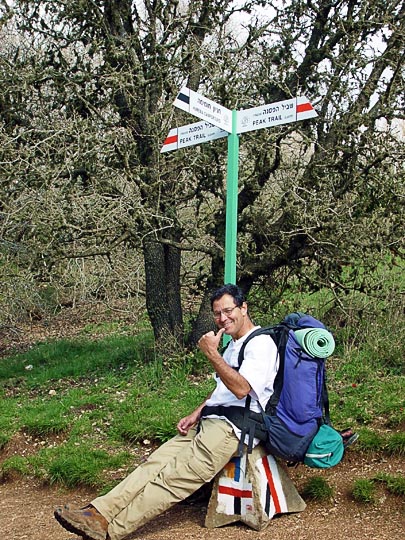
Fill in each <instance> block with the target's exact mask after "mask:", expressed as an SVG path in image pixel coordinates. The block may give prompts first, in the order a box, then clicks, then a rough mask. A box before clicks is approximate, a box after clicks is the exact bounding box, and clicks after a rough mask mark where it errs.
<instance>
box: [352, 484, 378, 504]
mask: <svg viewBox="0 0 405 540" xmlns="http://www.w3.org/2000/svg"><path fill="white" fill-rule="evenodd" d="M352 495H353V498H354V500H355V501H357V502H360V503H374V502H375V485H374V482H373V481H372V480H369V479H367V478H360V479H358V480H355V481H354V484H353V488H352Z"/></svg>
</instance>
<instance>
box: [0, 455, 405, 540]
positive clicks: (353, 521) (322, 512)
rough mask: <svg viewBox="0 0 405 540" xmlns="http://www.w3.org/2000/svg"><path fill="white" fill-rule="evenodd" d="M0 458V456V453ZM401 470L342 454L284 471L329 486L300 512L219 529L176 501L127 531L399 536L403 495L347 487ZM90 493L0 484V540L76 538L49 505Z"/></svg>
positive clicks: (220, 536)
mask: <svg viewBox="0 0 405 540" xmlns="http://www.w3.org/2000/svg"><path fill="white" fill-rule="evenodd" d="M0 457H1V456H0ZM379 471H384V472H386V473H390V474H395V475H399V474H400V475H403V474H404V463H403V460H400V459H390V460H387V459H384V458H378V459H377V458H375V459H374V460H371V459H370V458H367V457H362V456H359V455H358V454H357V453H356V452H354V451H353V452H352V453H351V454H348V455H347V457H346V459H345V461H344V462H343V463H341V464H340V465H338V466H337V467H335V468H334V469H331V470H329V471H321V472H320V471H315V470H314V469H308V468H307V467H305V466H299V467H298V468H297V469H291V470H290V476H291V478H292V479H293V480H294V483H295V485H296V486H297V488H298V489H300V487H302V484H303V483H304V481H305V479H306V478H308V476H311V475H312V476H314V475H316V476H318V475H322V476H325V478H326V479H327V480H328V482H329V483H330V485H332V486H333V487H334V489H335V498H334V500H333V501H330V502H327V503H319V502H311V501H307V502H308V506H307V508H306V510H305V511H304V512H302V513H300V514H294V515H293V514H291V515H283V516H280V517H278V518H276V519H273V520H272V521H271V522H270V524H269V526H268V527H267V528H266V529H265V530H263V531H261V532H257V531H253V530H251V529H249V528H247V527H246V526H244V525H241V524H236V525H230V526H226V527H223V528H221V529H206V528H205V527H204V519H205V511H206V507H205V506H204V504H198V505H178V506H177V507H175V508H173V509H172V510H170V511H168V512H167V513H166V514H164V515H162V516H160V517H159V518H157V519H155V520H154V521H152V522H151V523H149V524H148V525H146V526H145V527H143V528H142V529H140V530H139V531H138V532H137V533H135V534H134V535H133V538H134V540H135V539H137V538H142V539H144V540H158V539H161V540H177V539H181V540H184V539H192V540H194V539H198V540H225V539H231V538H232V540H242V539H249V538H252V539H253V538H261V539H263V540H267V539H268V540H319V539H325V540H347V539H350V540H364V539H366V538H371V539H373V540H400V539H401V538H403V537H404V535H405V509H404V499H403V498H400V497H397V496H394V495H392V494H389V493H387V492H386V491H384V490H382V489H381V491H379V492H378V496H377V500H376V502H375V503H374V504H359V503H355V502H354V501H353V500H352V498H351V496H350V486H351V484H352V482H353V480H354V479H356V478H366V477H372V476H374V475H375V474H376V473H377V472H379ZM94 495H96V494H95V493H91V492H86V491H74V492H67V491H64V490H61V489H58V488H49V487H47V488H44V487H41V486H40V485H39V484H38V483H36V482H34V481H30V480H26V479H25V480H21V479H20V480H14V481H11V482H7V483H4V484H1V485H0V531H1V539H2V540H25V539H30V540H71V539H72V540H73V539H74V540H76V539H77V537H75V536H74V535H71V534H69V533H68V532H66V531H65V530H64V529H63V528H62V527H60V525H58V523H57V522H56V521H55V519H54V518H53V509H54V508H55V507H56V506H57V505H60V504H61V503H64V502H68V501H69V502H74V503H77V504H80V505H84V504H85V503H87V502H88V500H89V499H91V497H93V496H94Z"/></svg>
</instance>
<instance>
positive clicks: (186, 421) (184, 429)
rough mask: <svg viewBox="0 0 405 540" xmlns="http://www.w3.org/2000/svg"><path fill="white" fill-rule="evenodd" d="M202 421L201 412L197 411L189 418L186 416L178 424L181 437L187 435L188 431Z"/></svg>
mask: <svg viewBox="0 0 405 540" xmlns="http://www.w3.org/2000/svg"><path fill="white" fill-rule="evenodd" d="M199 419H200V410H199V409H197V410H195V411H194V412H192V413H191V414H189V415H188V416H185V417H184V418H182V419H181V420H179V422H178V424H177V431H178V432H179V433H180V435H187V433H188V430H189V429H190V428H191V427H193V426H194V425H195V424H196V423H197V422H198V420H199Z"/></svg>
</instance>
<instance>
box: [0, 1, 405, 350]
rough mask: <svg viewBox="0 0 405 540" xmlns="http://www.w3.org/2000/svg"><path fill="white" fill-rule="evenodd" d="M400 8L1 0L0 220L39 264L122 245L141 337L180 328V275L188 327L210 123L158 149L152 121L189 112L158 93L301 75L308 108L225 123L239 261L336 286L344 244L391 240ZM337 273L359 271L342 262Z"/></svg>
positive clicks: (291, 82)
mask: <svg viewBox="0 0 405 540" xmlns="http://www.w3.org/2000/svg"><path fill="white" fill-rule="evenodd" d="M264 8H265V9H264ZM403 9H404V8H403V5H402V3H401V2H400V1H399V0H390V1H389V2H388V3H387V4H384V5H382V4H381V3H379V4H375V3H374V2H371V1H370V2H369V1H361V2H360V1H354V2H353V1H348V0H342V1H339V2H335V3H330V2H326V1H323V0H318V1H314V2H304V1H301V0H297V1H291V2H287V3H286V4H285V5H282V6H281V5H279V3H278V2H262V1H259V0H257V1H251V2H248V1H247V2H243V3H242V2H241V3H237V2H230V1H225V0H222V1H204V2H203V1H201V2H200V1H198V2H176V1H165V2H161V1H159V2H157V1H153V2H152V1H149V0H148V1H146V0H145V1H142V2H141V1H138V2H132V1H125V0H124V1H115V0H103V1H101V0H100V1H90V0H89V1H87V0H86V1H83V0H82V1H80V2H79V1H75V0H73V1H69V2H68V1H67V0H56V1H50V0H44V1H41V2H37V1H35V2H34V1H21V2H20V1H16V2H14V4H13V11H11V9H9V10H8V11H7V13H5V15H6V19H7V21H8V22H7V24H8V28H10V24H13V25H14V27H15V28H16V29H17V32H18V39H19V40H20V41H19V42H16V43H14V44H13V46H12V47H11V48H10V50H8V51H4V52H3V54H2V58H3V60H2V64H1V69H2V75H1V76H2V77H3V82H4V85H3V86H2V88H4V90H3V91H2V93H1V95H0V101H1V105H2V107H1V109H2V112H1V121H2V129H3V132H2V136H3V140H4V141H5V145H3V158H2V164H3V165H2V171H1V174H2V182H3V185H4V186H7V187H10V186H13V187H12V190H11V192H10V190H8V191H7V190H5V191H4V194H5V197H4V201H6V206H3V208H2V212H3V214H2V215H3V216H4V218H3V222H5V221H4V220H6V221H8V223H10V216H11V215H12V212H13V209H14V211H15V209H16V208H17V207H19V209H18V213H16V214H13V215H14V218H13V220H14V221H13V225H12V227H11V229H10V228H5V229H3V230H4V231H5V232H4V236H3V238H4V239H5V241H7V242H14V241H15V239H16V238H17V239H18V238H19V239H20V240H23V241H24V242H23V244H24V246H27V244H29V246H30V247H31V248H32V252H33V253H36V254H37V255H36V256H34V257H32V258H31V259H30V268H32V269H33V270H34V271H35V272H36V274H37V277H38V276H39V277H41V279H43V280H50V279H55V272H56V269H60V271H62V268H63V261H65V260H72V261H77V260H78V258H86V259H87V260H91V261H94V260H96V257H97V258H98V259H100V258H102V259H103V260H105V261H106V262H107V268H109V269H110V270H111V269H112V268H114V267H115V264H116V261H118V260H119V264H123V265H124V266H123V268H124V272H125V271H126V270H127V269H129V270H128V271H129V272H131V270H130V265H128V266H125V263H123V260H125V257H122V254H123V253H124V254H128V257H129V260H130V261H133V260H134V258H131V257H130V255H129V254H134V253H135V254H137V253H139V252H140V251H141V252H142V254H143V259H144V268H145V297H146V304H147V307H148V313H149V316H150V319H151V321H152V325H153V328H154V331H155V336H156V338H157V340H158V341H159V342H162V341H163V340H164V339H168V340H169V341H170V340H171V339H172V338H173V339H174V340H175V341H180V342H181V341H182V340H183V311H182V301H181V300H182V298H181V292H182V287H183V286H184V283H185V278H184V277H183V278H182V276H187V277H188V280H187V283H190V284H191V286H190V290H191V292H192V293H193V294H194V295H195V298H197V299H199V300H200V301H201V303H200V304H198V306H197V307H198V309H197V310H195V309H194V310H193V312H194V315H195V321H194V324H193V328H192V332H191V343H193V342H195V340H196V339H197V338H198V336H199V335H200V334H201V332H202V331H203V330H204V329H206V328H207V327H209V325H210V322H209V317H208V312H209V305H208V302H207V296H208V293H209V290H210V289H211V288H212V287H213V286H214V285H217V284H219V283H220V282H221V281H222V279H223V259H224V251H223V243H224V230H225V193H226V182H225V170H226V149H225V145H224V141H217V142H215V143H212V144H209V145H202V146H200V147H195V148H194V149H193V151H190V150H189V149H185V150H181V151H178V152H175V153H173V154H171V155H169V154H166V155H164V156H163V157H162V156H161V155H160V153H159V150H160V147H161V145H162V142H163V140H164V137H165V136H166V134H167V132H168V130H169V128H170V127H173V125H174V124H177V125H181V124H186V123H190V122H192V121H193V120H192V119H191V118H189V117H187V116H185V115H182V113H180V112H179V111H174V110H173V106H172V103H173V100H174V97H175V95H176V93H177V91H178V89H179V88H180V87H181V86H182V85H183V84H186V85H187V86H188V87H190V88H192V89H194V90H198V91H200V92H201V93H203V94H205V95H207V96H209V97H211V98H212V99H215V100H216V101H218V102H220V103H222V104H223V105H225V106H227V107H228V108H231V109H233V108H235V109H239V108H242V109H243V108H249V107H252V106H255V105H259V104H265V103H272V102H274V101H278V100H281V99H286V98H289V97H292V96H296V95H300V94H303V95H306V96H307V97H308V98H309V99H310V100H311V101H312V103H314V104H315V106H316V108H317V110H318V113H319V117H318V119H316V120H314V121H312V120H311V121H306V122H303V123H300V124H294V125H286V126H281V127H279V128H274V129H271V130H261V131H259V132H254V133H251V134H244V135H242V136H241V160H240V161H241V168H240V193H239V212H238V213H239V223H238V228H239V237H238V281H239V283H240V284H241V285H242V286H243V288H244V289H245V290H246V291H248V290H250V288H251V287H253V286H254V285H256V284H259V283H260V284H262V285H263V284H270V285H271V287H272V288H276V289H277V290H281V289H282V286H283V284H285V283H287V282H288V279H289V277H290V276H294V275H295V276H299V278H300V279H301V282H302V284H303V285H305V286H308V287H311V288H317V287H321V286H324V285H328V286H333V287H334V289H335V290H337V289H339V288H341V289H342V290H344V288H345V287H347V286H348V283H349V282H348V279H347V274H348V272H350V271H351V268H352V266H351V265H353V263H354V262H355V261H357V262H358V263H359V265H362V266H363V267H364V266H366V267H367V268H371V267H372V265H375V264H376V263H377V261H378V259H379V257H378V256H377V255H379V254H382V253H384V254H385V253H386V252H387V250H388V252H389V253H394V254H396V255H401V254H402V249H403V246H402V243H401V242H402V240H403V239H402V235H401V223H402V219H403V214H402V208H403V207H402V206H401V205H402V203H403V167H402V165H401V163H402V160H403V153H404V150H403V139H402V140H401V138H400V137H397V136H396V135H395V133H394V126H395V122H396V121H398V120H400V119H401V118H402V115H403V110H404V101H403V96H404V92H403V89H404V88H403V80H404V79H403V71H404V45H403V43H404V40H403V37H404V16H403V15H404V14H403ZM238 14H239V15H240V16H239V17H236V16H237V15H238ZM10 21H11V22H10ZM235 30H236V31H235ZM21 43H29V48H27V47H25V48H24V47H22V45H21ZM15 68H18V69H15ZM7 145H8V146H7ZM6 148H7V149H8V150H7V156H9V155H11V154H10V151H11V153H12V155H13V156H15V157H14V158H13V159H9V158H8V157H6V151H5V149H6ZM35 201H36V202H37V203H38V204H37V205H36V204H35ZM7 205H8V206H7ZM24 205H25V206H24ZM21 209H25V210H21ZM51 210H52V211H51ZM34 217H35V218H37V217H40V219H35V220H34ZM10 231H12V233H11V232H10ZM18 235H19V236H18ZM8 253H10V251H8ZM117 264H118V263H117ZM343 273H345V281H344V282H343V280H342V274H343ZM107 285H108V286H110V285H111V281H110V283H107ZM350 286H353V287H362V286H363V287H364V286H365V283H364V280H363V282H361V280H359V279H358V274H356V271H353V281H352V285H350ZM95 288H96V289H97V291H98V292H100V291H99V289H100V288H99V287H97V286H96V287H95ZM138 290H139V288H138ZM128 292H129V293H130V291H128ZM194 307H196V305H194Z"/></svg>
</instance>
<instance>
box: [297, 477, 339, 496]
mask: <svg viewBox="0 0 405 540" xmlns="http://www.w3.org/2000/svg"><path fill="white" fill-rule="evenodd" d="M333 494H334V489H333V487H332V486H331V485H330V484H329V483H328V481H327V480H325V478H323V477H321V476H313V477H312V478H309V479H308V480H307V481H306V482H305V484H304V486H303V489H302V496H303V497H304V499H311V500H315V501H320V502H321V501H328V500H330V499H332V498H333Z"/></svg>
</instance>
